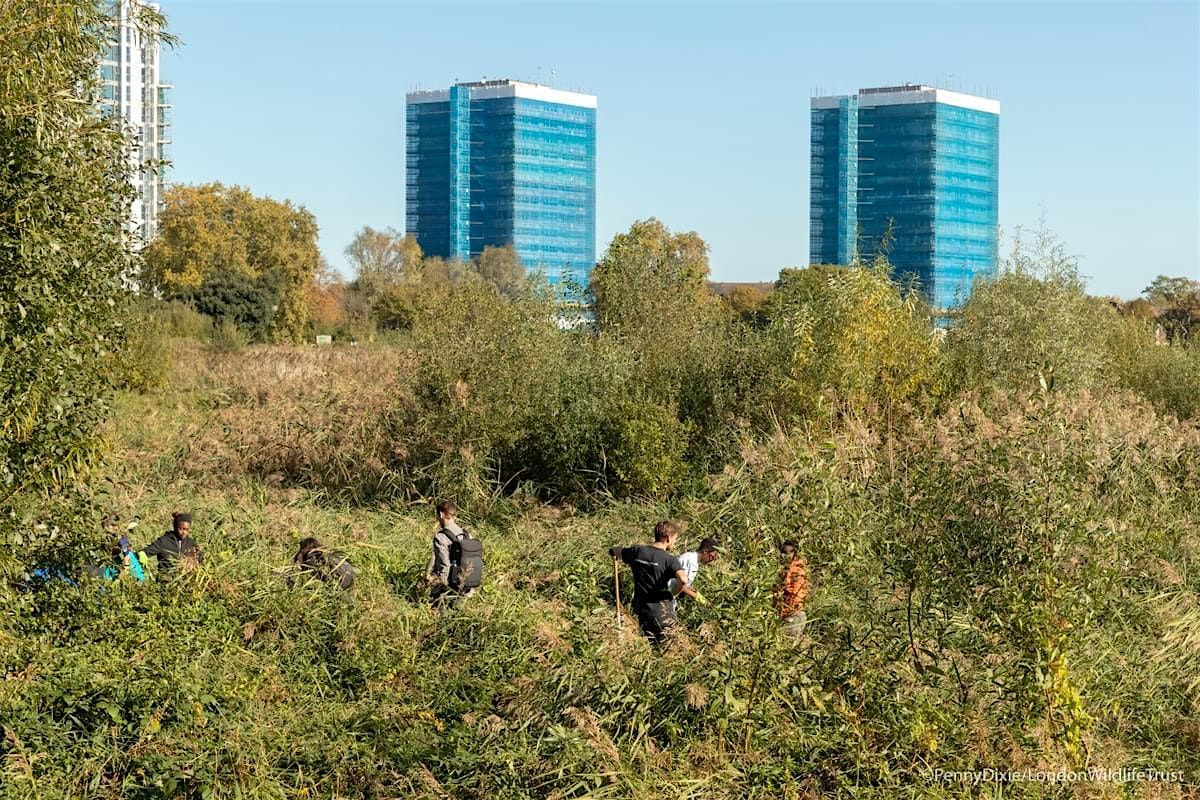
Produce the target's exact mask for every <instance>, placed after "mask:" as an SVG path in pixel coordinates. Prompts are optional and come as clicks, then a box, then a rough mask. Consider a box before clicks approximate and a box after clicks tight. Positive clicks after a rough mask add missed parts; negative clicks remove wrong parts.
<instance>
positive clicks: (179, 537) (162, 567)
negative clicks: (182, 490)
mask: <svg viewBox="0 0 1200 800" xmlns="http://www.w3.org/2000/svg"><path fill="white" fill-rule="evenodd" d="M191 533H192V515H191V514H184V513H180V512H175V513H174V514H172V515H171V530H169V531H167V532H166V533H164V534H163V535H162V536H160V537H158V538H157V539H155V540H154V541H153V542H151V543H150V545H149V546H148V547H146V548H145V549H144V550H143V551H142V554H143V555H146V556H154V557H156V558H157V559H158V569H159V572H163V573H168V572H174V571H175V570H177V569H179V567H180V565H181V563H182V562H183V561H185V560H186V561H189V562H191V563H192V564H198V563H200V562H201V561H202V560H203V557H202V556H201V553H200V548H199V547H197V546H196V540H195V539H193V538H192V536H191Z"/></svg>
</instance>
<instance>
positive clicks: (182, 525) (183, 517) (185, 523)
mask: <svg viewBox="0 0 1200 800" xmlns="http://www.w3.org/2000/svg"><path fill="white" fill-rule="evenodd" d="M171 528H172V529H173V530H174V531H175V533H176V535H178V536H179V538H180V539H186V538H187V537H188V534H189V533H191V532H192V515H191V514H185V513H183V512H182V511H176V512H175V513H174V514H172V515H171Z"/></svg>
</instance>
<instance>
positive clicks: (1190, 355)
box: [1105, 318, 1200, 419]
mask: <svg viewBox="0 0 1200 800" xmlns="http://www.w3.org/2000/svg"><path fill="white" fill-rule="evenodd" d="M1105 344H1106V346H1107V357H1108V363H1107V367H1106V377H1107V380H1108V383H1110V384H1111V385H1114V386H1120V387H1123V388H1126V389H1129V390H1131V391H1134V392H1137V393H1138V394H1139V395H1141V396H1142V397H1144V398H1146V399H1147V400H1149V401H1150V402H1151V403H1153V404H1154V407H1155V408H1157V409H1158V410H1159V411H1161V412H1162V413H1164V414H1174V415H1175V416H1176V417H1179V418H1180V419H1188V418H1191V417H1195V416H1196V414H1197V412H1198V411H1200V343H1198V342H1195V341H1190V342H1189V341H1186V340H1180V341H1175V342H1170V343H1164V344H1160V343H1158V342H1157V341H1156V338H1155V331H1154V326H1153V324H1152V323H1149V322H1145V321H1143V320H1139V319H1136V318H1124V319H1119V320H1115V321H1114V322H1113V323H1112V325H1111V328H1110V331H1109V335H1108V338H1107V340H1106V342H1105Z"/></svg>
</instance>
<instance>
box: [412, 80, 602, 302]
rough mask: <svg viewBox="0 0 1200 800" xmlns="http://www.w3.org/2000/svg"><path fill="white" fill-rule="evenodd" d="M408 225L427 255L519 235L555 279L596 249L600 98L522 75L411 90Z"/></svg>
mask: <svg viewBox="0 0 1200 800" xmlns="http://www.w3.org/2000/svg"><path fill="white" fill-rule="evenodd" d="M406 120H407V126H408V129H407V142H406V145H407V166H408V172H407V177H406V182H405V191H406V198H407V211H406V227H407V229H408V232H409V233H412V234H414V235H415V236H416V237H417V242H418V243H419V244H420V245H421V249H422V250H423V251H424V252H425V253H426V254H428V255H433V256H441V257H443V258H459V259H467V258H473V257H476V256H478V255H479V254H480V253H482V252H483V249H484V248H485V247H488V246H503V245H507V244H511V245H513V246H514V247H515V249H516V252H517V255H518V256H519V257H520V258H521V261H522V262H523V263H524V264H525V266H526V268H528V269H529V270H531V271H540V272H543V273H544V274H545V275H546V277H547V279H548V280H549V282H550V283H551V284H560V283H564V282H567V281H570V282H572V283H575V284H578V285H580V286H586V285H587V281H588V276H589V275H590V273H591V268H592V266H593V265H594V263H595V257H596V98H595V97H592V96H591V95H583V94H577V93H574V92H564V91H559V90H555V89H551V88H549V87H546V86H540V85H537V84H529V83H521V82H518V81H508V80H503V81H482V82H476V83H464V84H457V85H455V86H454V87H452V88H451V89H449V90H448V91H446V90H443V91H433V92H413V93H410V94H409V95H408V106H407V113H406Z"/></svg>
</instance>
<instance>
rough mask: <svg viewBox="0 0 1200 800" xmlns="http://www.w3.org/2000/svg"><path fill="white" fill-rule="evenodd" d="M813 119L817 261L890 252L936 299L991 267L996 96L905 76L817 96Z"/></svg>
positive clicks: (995, 231)
mask: <svg viewBox="0 0 1200 800" xmlns="http://www.w3.org/2000/svg"><path fill="white" fill-rule="evenodd" d="M851 107H856V110H857V114H856V116H851V114H850V113H848V112H849V109H850V108H851ZM812 117H813V123H812V126H813V127H812V165H813V171H812V178H811V187H810V188H811V191H810V197H811V205H810V212H809V213H810V219H811V220H812V225H813V229H812V234H811V237H810V248H809V257H810V261H811V262H812V263H836V264H845V263H849V262H851V261H853V260H854V258H853V255H854V254H855V253H856V252H857V253H859V254H861V255H862V257H863V258H864V259H869V258H871V257H872V256H873V255H874V254H875V253H877V252H879V251H881V250H883V251H885V252H886V254H887V256H888V259H889V261H890V262H891V264H892V267H893V270H894V274H895V276H896V277H897V279H899V280H901V281H905V282H907V281H909V280H915V281H916V282H917V283H918V285H919V286H920V288H921V290H922V292H923V293H924V294H925V296H926V298H927V299H928V300H929V301H930V303H931V304H932V305H933V306H934V307H935V308H938V309H948V308H952V307H954V306H955V305H957V304H958V303H960V302H962V301H963V300H965V299H966V297H967V295H968V293H969V292H970V289H971V285H972V282H973V281H974V279H975V277H976V276H977V275H991V274H994V273H995V270H996V264H997V259H998V252H997V250H998V237H999V227H998V226H999V202H998V199H999V161H1000V159H999V155H1000V151H999V143H1000V104H999V103H997V102H996V101H994V100H989V99H986V98H981V97H973V96H971V95H964V94H960V93H958V92H949V91H945V90H942V89H934V88H931V87H927V86H914V85H911V84H906V85H904V86H896V87H883V88H879V89H863V90H861V91H860V92H859V93H858V95H857V96H856V97H852V98H846V97H821V98H814V99H813V101H812ZM847 139H853V140H854V145H853V146H851V145H849V144H848V143H847V144H843V142H844V141H845V140H847ZM835 142H836V144H835ZM843 174H846V175H849V174H853V175H854V176H855V178H856V184H855V185H854V187H853V189H852V188H850V187H851V182H850V181H849V180H848V179H846V178H843V177H842V176H843ZM850 230H853V231H854V233H853V235H850V236H848V233H847V232H848V231H850ZM848 238H849V239H850V240H852V244H849V245H848V244H847V239H848Z"/></svg>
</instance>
